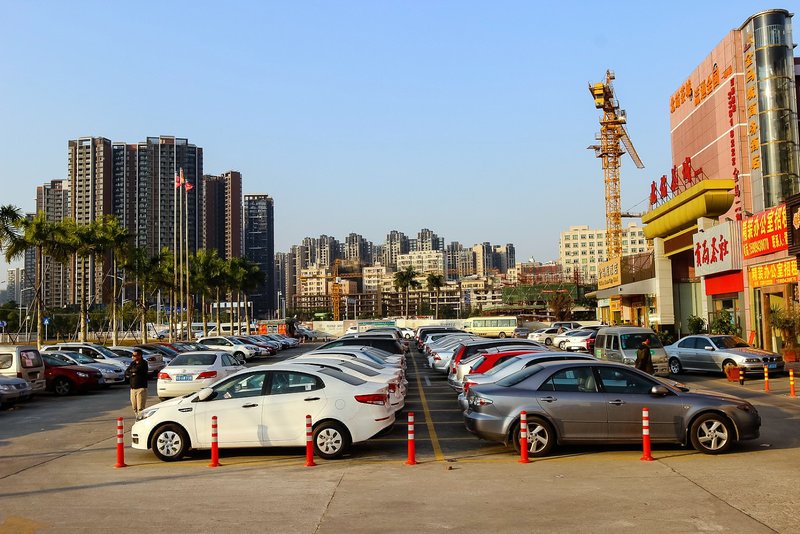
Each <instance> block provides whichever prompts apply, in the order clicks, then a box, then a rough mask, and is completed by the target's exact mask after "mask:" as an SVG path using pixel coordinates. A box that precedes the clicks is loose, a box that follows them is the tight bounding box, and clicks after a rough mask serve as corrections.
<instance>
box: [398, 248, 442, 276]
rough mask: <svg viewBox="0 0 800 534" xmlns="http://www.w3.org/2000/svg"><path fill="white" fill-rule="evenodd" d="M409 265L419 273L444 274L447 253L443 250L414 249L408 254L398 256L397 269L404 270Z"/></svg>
mask: <svg viewBox="0 0 800 534" xmlns="http://www.w3.org/2000/svg"><path fill="white" fill-rule="evenodd" d="M408 267H411V268H413V269H414V270H415V271H416V272H417V273H419V274H442V275H443V274H444V273H445V254H444V251H441V250H412V251H411V252H409V253H408V254H400V255H399V256H398V257H397V270H398V271H402V270H403V269H407V268H408Z"/></svg>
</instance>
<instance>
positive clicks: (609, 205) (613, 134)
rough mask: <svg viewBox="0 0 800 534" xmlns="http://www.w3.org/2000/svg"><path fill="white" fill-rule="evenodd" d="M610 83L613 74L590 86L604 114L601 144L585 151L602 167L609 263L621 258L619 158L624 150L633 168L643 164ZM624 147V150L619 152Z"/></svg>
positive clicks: (601, 122)
mask: <svg viewBox="0 0 800 534" xmlns="http://www.w3.org/2000/svg"><path fill="white" fill-rule="evenodd" d="M612 80H614V72H613V71H611V70H607V71H606V79H605V82H600V83H595V84H591V83H590V84H589V92H590V93H591V94H592V97H594V105H595V107H596V108H597V109H600V110H602V112H603V115H602V116H601V117H600V133H599V134H597V135H596V136H595V139H596V140H597V141H600V144H599V145H591V146H589V147H588V148H589V149H592V150H594V152H595V156H596V157H598V158H600V160H601V162H602V166H603V179H604V182H605V196H606V245H607V247H608V259H612V258H617V257H619V256H621V255H622V209H621V207H620V185H619V184H620V180H619V168H620V163H621V161H620V157H621V156H622V155H623V154H624V153H625V150H627V152H628V154H629V155H630V157H631V159H632V160H633V162H634V164H635V165H636V167H637V168H639V169H643V168H644V164H643V163H642V160H641V159H639V155H638V154H637V153H636V149H635V148H633V143H632V142H631V139H630V137H629V136H628V132H627V131H626V130H625V123H626V116H625V110H623V109H620V107H619V102H617V99H616V97H615V95H614V86H613V85H612V83H611V82H612ZM623 145H624V147H625V150H623V148H622V146H623Z"/></svg>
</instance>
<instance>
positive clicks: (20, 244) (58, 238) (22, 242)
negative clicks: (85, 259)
mask: <svg viewBox="0 0 800 534" xmlns="http://www.w3.org/2000/svg"><path fill="white" fill-rule="evenodd" d="M14 227H15V228H16V229H17V230H16V231H13V230H12V231H11V233H10V234H8V235H6V236H5V238H6V239H8V240H9V241H8V244H7V246H6V247H5V253H6V254H5V256H6V261H11V260H12V259H13V258H17V257H19V256H22V255H24V254H25V251H26V250H28V249H29V248H34V249H35V250H36V276H35V280H36V288H35V291H34V303H35V306H36V332H37V336H36V345H37V347H38V348H42V336H41V335H39V334H38V333H40V332H42V331H43V329H42V280H43V279H44V272H43V269H42V265H43V260H44V257H45V256H50V257H52V258H53V259H54V260H55V261H65V260H66V259H67V258H68V257H69V254H68V246H67V239H66V234H65V227H64V225H63V224H60V223H54V222H51V221H48V220H47V216H46V215H45V214H44V213H38V214H37V215H35V216H33V217H32V218H19V219H17V220H16V222H15V223H14Z"/></svg>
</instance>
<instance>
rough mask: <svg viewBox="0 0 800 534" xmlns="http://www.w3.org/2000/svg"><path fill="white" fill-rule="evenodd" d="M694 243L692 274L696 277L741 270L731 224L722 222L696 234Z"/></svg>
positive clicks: (735, 237)
mask: <svg viewBox="0 0 800 534" xmlns="http://www.w3.org/2000/svg"><path fill="white" fill-rule="evenodd" d="M692 239H693V242H694V249H693V250H694V272H695V274H696V275H697V276H707V275H709V274H715V273H721V272H725V271H732V270H736V269H741V268H742V260H741V254H740V253H739V250H740V249H741V247H740V246H739V243H738V239H737V236H736V233H735V232H733V231H732V227H731V223H730V222H724V223H722V224H718V225H717V226H714V227H713V228H708V229H706V230H703V231H702V232H697V233H696V234H694V236H693V238H692Z"/></svg>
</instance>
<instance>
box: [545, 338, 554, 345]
mask: <svg viewBox="0 0 800 534" xmlns="http://www.w3.org/2000/svg"><path fill="white" fill-rule="evenodd" d="M544 344H545V345H552V344H553V338H550V337H546V338H544Z"/></svg>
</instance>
